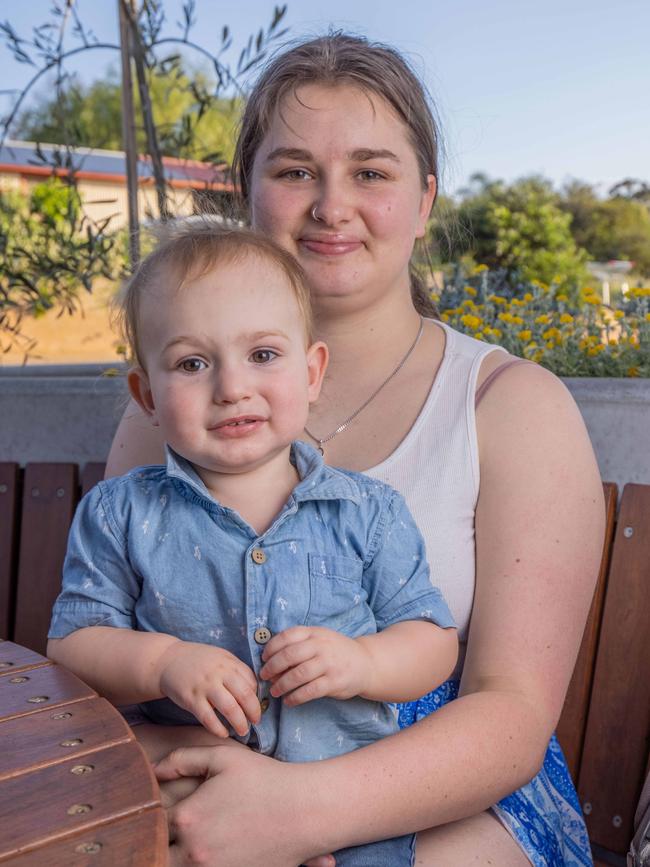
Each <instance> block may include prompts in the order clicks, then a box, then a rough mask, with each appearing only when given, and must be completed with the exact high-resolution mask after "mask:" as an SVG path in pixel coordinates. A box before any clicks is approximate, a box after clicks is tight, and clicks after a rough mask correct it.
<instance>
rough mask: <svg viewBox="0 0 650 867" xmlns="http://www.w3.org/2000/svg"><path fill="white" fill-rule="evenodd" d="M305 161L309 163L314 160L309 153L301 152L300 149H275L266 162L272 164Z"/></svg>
mask: <svg viewBox="0 0 650 867" xmlns="http://www.w3.org/2000/svg"><path fill="white" fill-rule="evenodd" d="M279 159H286V160H303V161H304V162H309V161H310V160H313V156H312V154H311V153H310V152H309V151H305V150H301V149H300V148H275V150H272V151H271V153H270V154H269V155H268V156H267V158H266V161H267V162H271V161H272V160H279Z"/></svg>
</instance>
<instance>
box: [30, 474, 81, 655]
mask: <svg viewBox="0 0 650 867" xmlns="http://www.w3.org/2000/svg"><path fill="white" fill-rule="evenodd" d="M78 496H79V492H78V483H77V467H76V465H75V464H28V465H27V468H26V469H25V481H24V494H23V509H22V522H21V531H20V559H19V565H18V592H17V595H16V624H15V628H14V640H15V641H16V642H17V643H18V644H22V645H24V646H25V647H30V648H31V649H32V650H35V651H37V652H38V653H44V652H45V646H46V643H47V638H46V636H47V631H48V627H49V624H50V615H51V612H52V606H53V604H54V600H55V599H56V597H57V595H58V593H59V590H60V589H61V572H62V567H63V559H64V557H65V551H66V546H67V538H68V530H69V528H70V522H71V521H72V516H73V514H74V510H75V507H76V505H77V500H78Z"/></svg>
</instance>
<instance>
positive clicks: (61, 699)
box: [0, 641, 167, 867]
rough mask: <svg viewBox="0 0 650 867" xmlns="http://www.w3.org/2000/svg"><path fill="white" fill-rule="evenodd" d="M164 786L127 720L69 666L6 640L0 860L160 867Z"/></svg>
mask: <svg viewBox="0 0 650 867" xmlns="http://www.w3.org/2000/svg"><path fill="white" fill-rule="evenodd" d="M166 863H167V826H166V822H165V814H164V811H163V809H162V807H161V805H160V797H159V790H158V785H157V783H156V780H155V777H154V775H153V773H152V770H151V767H150V765H149V763H148V761H147V759H146V757H145V755H144V752H143V751H142V749H141V747H140V745H139V744H138V742H137V741H136V740H135V738H134V737H133V734H132V732H131V729H130V728H129V726H128V725H127V724H126V723H125V721H124V719H123V718H122V717H121V715H120V714H119V713H118V712H117V711H116V710H115V708H114V707H113V706H112V705H111V704H110V703H109V702H107V701H105V699H103V698H99V697H98V695H97V693H95V692H94V691H93V690H92V689H90V687H88V686H86V684H85V683H83V682H82V681H81V680H79V678H77V677H75V676H74V675H73V674H71V673H70V672H69V671H67V670H66V669H65V668H62V667H61V666H59V665H55V664H53V663H52V662H50V660H49V659H46V658H45V657H44V656H40V655H39V654H37V653H34V652H33V651H31V650H27V649H26V648H24V647H21V646H20V645H18V644H12V643H11V642H9V641H2V642H0V864H1V865H2V867H6V865H10V867H163V865H165V864H166Z"/></svg>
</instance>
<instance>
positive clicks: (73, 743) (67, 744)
mask: <svg viewBox="0 0 650 867" xmlns="http://www.w3.org/2000/svg"><path fill="white" fill-rule="evenodd" d="M82 743H83V740H82V739H81V738H69V739H68V740H67V741H61V743H60V744H59V746H61V747H76V746H79V744H82Z"/></svg>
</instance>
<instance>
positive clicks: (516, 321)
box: [512, 316, 524, 325]
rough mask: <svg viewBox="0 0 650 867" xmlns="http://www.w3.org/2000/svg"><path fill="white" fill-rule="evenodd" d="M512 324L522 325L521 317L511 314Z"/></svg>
mask: <svg viewBox="0 0 650 867" xmlns="http://www.w3.org/2000/svg"><path fill="white" fill-rule="evenodd" d="M512 324H513V325H523V324H524V320H523V319H522V318H521V316H513V317H512Z"/></svg>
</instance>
